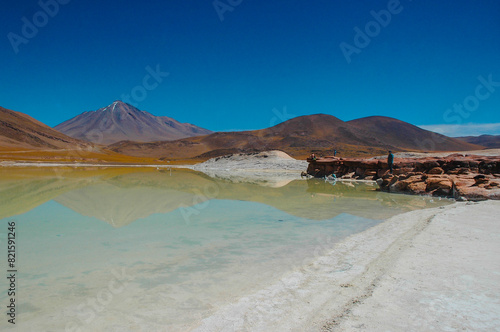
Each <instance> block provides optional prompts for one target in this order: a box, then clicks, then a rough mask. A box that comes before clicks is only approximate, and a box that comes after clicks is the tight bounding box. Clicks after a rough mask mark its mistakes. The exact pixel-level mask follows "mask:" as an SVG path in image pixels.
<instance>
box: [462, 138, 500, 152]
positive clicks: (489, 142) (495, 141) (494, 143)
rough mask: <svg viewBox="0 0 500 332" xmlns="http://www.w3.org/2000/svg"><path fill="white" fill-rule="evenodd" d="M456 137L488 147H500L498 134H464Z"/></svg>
mask: <svg viewBox="0 0 500 332" xmlns="http://www.w3.org/2000/svg"><path fill="white" fill-rule="evenodd" d="M457 139H459V140H461V141H464V142H467V143H471V144H478V145H482V146H485V147H487V148H490V149H498V148H500V135H481V136H464V137H457Z"/></svg>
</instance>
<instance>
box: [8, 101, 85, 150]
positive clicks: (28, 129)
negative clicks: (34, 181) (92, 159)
mask: <svg viewBox="0 0 500 332" xmlns="http://www.w3.org/2000/svg"><path fill="white" fill-rule="evenodd" d="M91 146H92V144H90V143H88V142H83V141H80V140H78V139H74V138H72V137H69V136H66V135H64V134H62V133H60V132H58V131H56V130H54V129H52V128H50V127H49V126H46V125H44V124H43V123H41V122H39V121H37V120H35V119H33V118H32V117H30V116H28V115H26V114H23V113H20V112H16V111H11V110H8V109H6V108H3V107H0V147H2V148H3V149H4V150H5V149H54V150H57V149H68V148H72V149H74V148H84V149H86V148H90V147H91Z"/></svg>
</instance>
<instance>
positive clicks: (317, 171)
mask: <svg viewBox="0 0 500 332" xmlns="http://www.w3.org/2000/svg"><path fill="white" fill-rule="evenodd" d="M308 162H309V167H308V169H307V173H308V174H310V175H313V176H318V177H322V176H328V175H330V174H332V173H334V174H335V175H336V176H337V177H342V178H352V179H364V180H375V181H376V182H377V184H378V185H379V187H380V189H381V190H382V191H387V192H396V193H408V194H416V195H433V196H441V197H455V198H457V199H469V200H484V199H500V157H499V156H494V157H488V156H475V155H467V156H464V155H461V154H453V155H449V156H447V157H444V158H438V157H429V158H418V159H416V158H412V159H410V158H408V159H396V160H395V162H394V171H393V173H392V174H390V173H389V169H388V165H387V163H386V162H385V161H381V160H373V159H347V158H346V159H343V158H334V157H325V158H319V159H317V160H310V159H308Z"/></svg>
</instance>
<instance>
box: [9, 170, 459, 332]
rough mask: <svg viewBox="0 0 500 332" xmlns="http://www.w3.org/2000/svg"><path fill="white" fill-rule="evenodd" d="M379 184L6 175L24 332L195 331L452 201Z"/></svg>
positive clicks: (108, 173)
mask: <svg viewBox="0 0 500 332" xmlns="http://www.w3.org/2000/svg"><path fill="white" fill-rule="evenodd" d="M374 189H375V187H374V186H373V185H369V184H351V183H349V184H342V183H337V184H335V185H332V184H331V183H325V182H324V181H320V180H309V181H306V180H299V179H297V180H295V181H291V182H289V183H287V184H283V185H282V186H281V187H269V186H266V185H261V184H255V183H232V182H230V181H218V180H214V179H212V178H210V177H208V176H206V175H204V174H202V173H197V172H191V171H180V170H176V171H173V172H172V173H170V172H168V173H165V172H158V171H151V170H125V169H123V170H122V169H120V170H116V169H114V170H111V169H109V170H97V169H90V170H89V169H87V170H83V169H78V170H70V169H66V170H64V171H61V170H55V171H54V170H34V169H22V170H20V169H2V170H1V171H0V193H1V195H2V203H1V205H0V217H1V218H2V219H0V240H1V243H0V245H1V246H2V250H6V237H7V232H8V225H7V223H8V222H9V221H10V222H12V221H15V223H16V268H17V270H18V272H17V290H18V292H17V294H16V302H17V304H18V305H17V324H16V329H17V330H67V331H96V330H106V331H109V330H117V331H119V330H144V331H146V330H165V331H185V330H189V329H192V328H194V327H196V326H197V325H198V323H199V322H200V321H201V319H203V318H206V317H209V316H210V315H211V314H213V313H214V312H215V311H216V310H217V309H219V308H221V307H223V306H224V305H227V304H230V303H233V302H235V301H237V300H238V299H240V298H241V297H243V296H245V295H248V294H251V293H252V292H255V291H258V290H259V289H262V288H264V287H266V286H268V285H270V284H272V283H274V282H276V281H277V280H279V279H280V278H282V277H283V276H285V275H287V274H288V273H291V272H293V271H294V270H296V269H298V268H300V267H301V266H304V265H306V264H308V263H309V262H311V261H313V260H314V259H316V258H317V257H318V256H319V255H321V254H322V253H324V252H327V251H328V250H329V249H331V248H332V246H333V245H334V244H335V243H336V242H338V241H339V240H341V239H343V238H345V237H347V236H349V235H351V234H353V233H357V232H361V231H363V230H365V229H367V228H369V227H372V226H374V225H376V224H378V223H380V222H381V221H383V220H385V219H387V218H389V217H390V216H392V215H395V214H398V213H402V212H405V211H410V210H414V209H420V208H426V207H434V206H439V205H444V204H448V203H449V202H447V201H444V200H442V201H433V200H431V199H429V198H422V197H412V196H403V195H391V194H386V193H380V192H378V191H375V190H374ZM4 252H5V251H4ZM3 257H6V255H3ZM5 263H6V258H4V261H3V262H2V266H5ZM0 286H1V287H2V289H3V290H6V289H7V288H8V285H7V284H5V285H4V284H0ZM1 301H2V304H6V303H7V301H8V298H7V294H6V292H5V291H3V292H2V298H1ZM0 326H2V327H7V328H8V327H9V326H8V324H7V323H6V319H4V320H3V321H2V322H1V323H0Z"/></svg>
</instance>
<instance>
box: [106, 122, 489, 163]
mask: <svg viewBox="0 0 500 332" xmlns="http://www.w3.org/2000/svg"><path fill="white" fill-rule="evenodd" d="M109 148H110V149H111V150H113V151H115V152H119V153H123V154H128V155H133V156H141V157H147V156H152V155H155V156H157V157H158V156H162V157H163V158H166V159H170V158H172V159H174V158H199V159H208V158H212V157H216V156H220V155H224V154H230V153H239V152H257V151H266V150H281V151H284V152H286V153H288V154H289V155H291V156H293V157H295V158H304V157H306V156H307V155H309V154H310V153H311V152H315V153H321V154H323V155H329V154H333V151H334V150H337V151H338V152H339V156H368V155H376V154H383V153H386V152H387V150H388V149H391V150H394V151H464V150H476V149H483V148H484V147H483V146H480V145H474V144H470V143H466V142H463V141H460V140H457V139H454V138H450V137H447V136H443V135H440V134H436V133H434V132H430V131H427V130H424V129H421V128H418V127H416V126H414V125H412V124H409V123H406V122H403V121H400V120H397V119H393V118H388V117H368V118H363V119H358V120H352V121H348V122H344V121H342V120H340V119H338V118H336V117H334V116H332V115H327V114H314V115H306V116H299V117H296V118H293V119H290V120H288V121H285V122H282V123H280V124H278V125H276V126H273V127H270V128H266V129H261V130H253V131H241V132H217V133H213V134H210V135H206V136H201V137H191V138H185V139H180V140H176V141H171V142H151V143H137V142H130V141H127V142H119V143H116V144H113V145H110V146H109Z"/></svg>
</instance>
